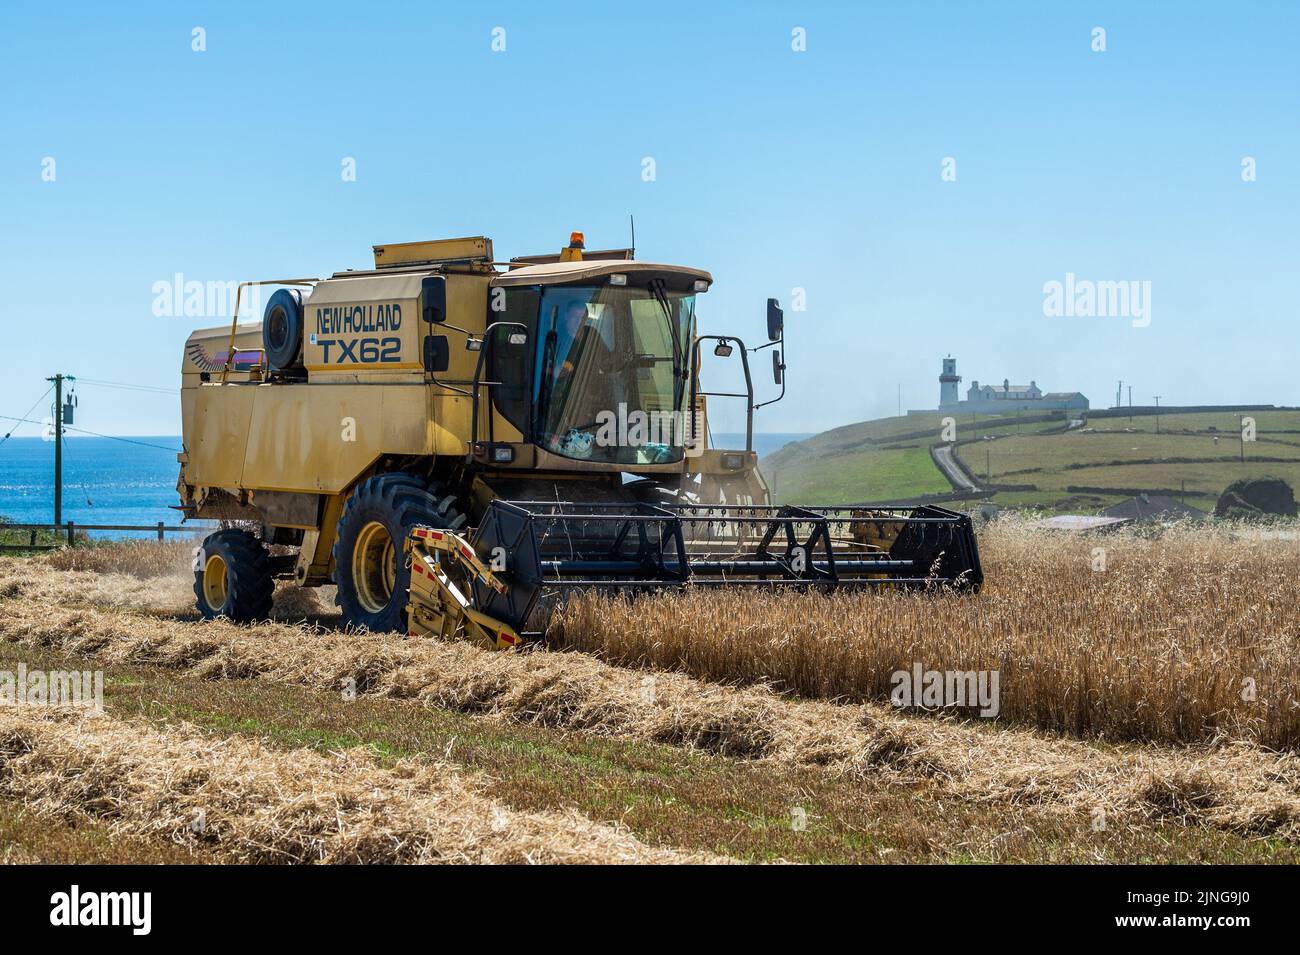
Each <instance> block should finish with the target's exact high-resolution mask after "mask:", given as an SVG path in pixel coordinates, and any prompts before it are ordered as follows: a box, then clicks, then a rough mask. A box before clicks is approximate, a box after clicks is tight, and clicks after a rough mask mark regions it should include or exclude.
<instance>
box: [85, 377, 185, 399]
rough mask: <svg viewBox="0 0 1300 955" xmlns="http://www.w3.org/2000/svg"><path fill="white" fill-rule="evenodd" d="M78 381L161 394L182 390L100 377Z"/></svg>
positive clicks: (171, 393) (105, 386) (170, 393)
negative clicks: (106, 379)
mask: <svg viewBox="0 0 1300 955" xmlns="http://www.w3.org/2000/svg"><path fill="white" fill-rule="evenodd" d="M77 383H78V384H82V385H99V386H101V387H104V388H119V389H121V390H123V391H148V392H151V393H153V394H159V395H174V394H176V392H177V391H179V390H180V389H178V388H161V387H159V386H157V385H141V384H131V383H129V382H125V381H101V380H100V379H98V378H78V379H77Z"/></svg>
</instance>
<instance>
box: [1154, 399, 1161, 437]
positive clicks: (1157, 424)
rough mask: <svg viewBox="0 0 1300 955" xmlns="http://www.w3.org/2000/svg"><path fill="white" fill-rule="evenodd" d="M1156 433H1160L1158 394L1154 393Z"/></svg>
mask: <svg viewBox="0 0 1300 955" xmlns="http://www.w3.org/2000/svg"><path fill="white" fill-rule="evenodd" d="M1155 399H1156V434H1159V433H1160V396H1159V395H1156V396H1155Z"/></svg>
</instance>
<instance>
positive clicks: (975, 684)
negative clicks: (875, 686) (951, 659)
mask: <svg viewBox="0 0 1300 955" xmlns="http://www.w3.org/2000/svg"><path fill="white" fill-rule="evenodd" d="M999 679H1000V671H998V670H927V669H925V667H924V666H923V665H922V664H920V663H914V664H912V669H911V670H910V671H909V670H895V671H894V672H893V674H892V675H891V676H890V678H889V682H890V683H891V684H892V685H893V690H892V691H890V694H889V701H890V702H891V703H893V704H894V706H897V707H898V708H900V709H904V708H912V707H918V708H921V709H926V710H940V709H978V710H979V715H980V716H983V717H986V718H988V719H993V718H994V717H996V716H997V715H998V713H999V712H1001V710H1002V702H1001V694H1000V693H999V689H998V681H999Z"/></svg>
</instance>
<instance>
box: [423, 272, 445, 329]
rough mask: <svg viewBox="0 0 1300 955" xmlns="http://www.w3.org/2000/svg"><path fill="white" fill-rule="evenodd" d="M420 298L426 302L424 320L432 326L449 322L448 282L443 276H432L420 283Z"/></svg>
mask: <svg viewBox="0 0 1300 955" xmlns="http://www.w3.org/2000/svg"><path fill="white" fill-rule="evenodd" d="M420 297H421V298H422V299H423V300H424V320H425V321H426V322H428V323H429V324H430V325H441V324H442V323H444V322H445V321H447V280H446V279H445V278H443V277H442V276H441V275H430V276H429V277H427V278H426V279H425V280H424V281H423V282H422V283H420Z"/></svg>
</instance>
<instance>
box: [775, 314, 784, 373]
mask: <svg viewBox="0 0 1300 955" xmlns="http://www.w3.org/2000/svg"><path fill="white" fill-rule="evenodd" d="M778 311H779V309H778ZM784 371H785V365H784V364H782V362H781V353H780V352H779V351H777V350H776V349H775V348H773V349H772V380H773V381H774V382H776V383H777V384H778V385H779V384H781V374H782V372H784Z"/></svg>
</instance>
